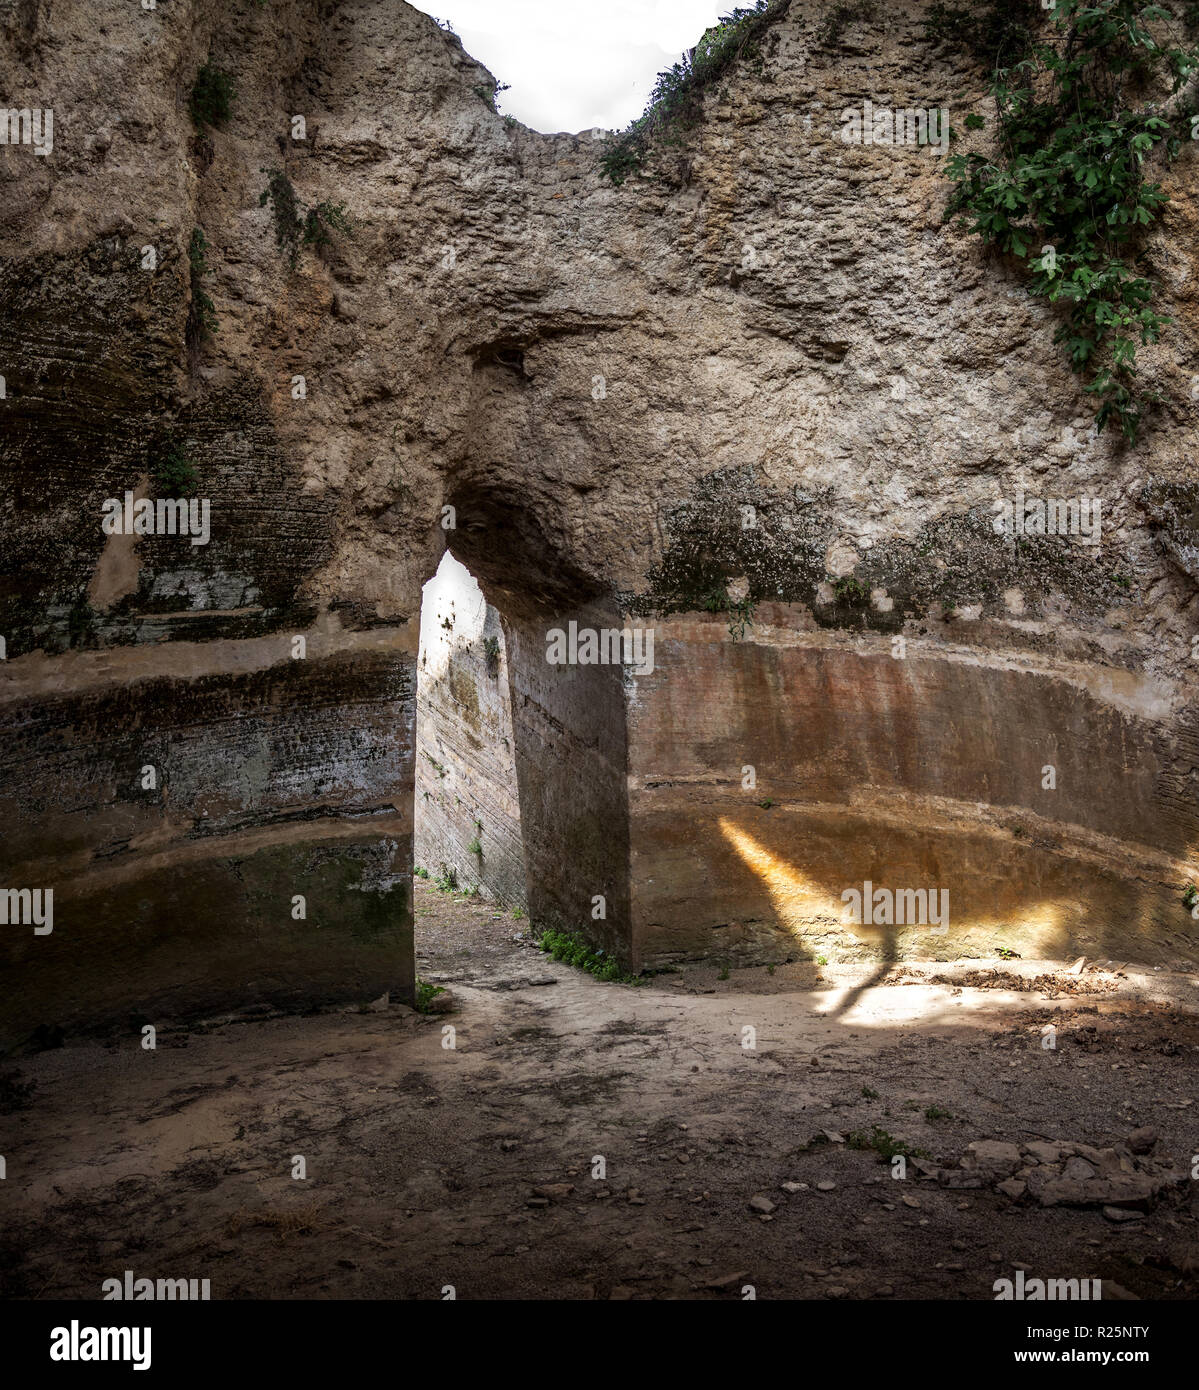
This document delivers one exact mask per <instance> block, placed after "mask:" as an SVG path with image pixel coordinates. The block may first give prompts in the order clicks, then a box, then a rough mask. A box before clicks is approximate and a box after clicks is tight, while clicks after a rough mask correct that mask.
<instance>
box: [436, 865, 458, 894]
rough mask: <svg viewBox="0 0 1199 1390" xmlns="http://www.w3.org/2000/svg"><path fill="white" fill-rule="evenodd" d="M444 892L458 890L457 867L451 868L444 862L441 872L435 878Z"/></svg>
mask: <svg viewBox="0 0 1199 1390" xmlns="http://www.w3.org/2000/svg"><path fill="white" fill-rule="evenodd" d="M433 882H434V883H435V884H436V885H437V887H438V888H440V889H441V891H442V892H443V893H456V892H457V891H458V873H457V870H455V869H449V868H447V867H446V866H445V865H444V864H443V865H442V866H441V873H440V874H439V875H438V876H437V877H436V878H435V879H434V880H433Z"/></svg>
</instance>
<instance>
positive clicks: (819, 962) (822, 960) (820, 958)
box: [816, 956, 828, 965]
mask: <svg viewBox="0 0 1199 1390" xmlns="http://www.w3.org/2000/svg"><path fill="white" fill-rule="evenodd" d="M816 964H817V965H827V964H828V956H817V957H816Z"/></svg>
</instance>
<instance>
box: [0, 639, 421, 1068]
mask: <svg viewBox="0 0 1199 1390" xmlns="http://www.w3.org/2000/svg"><path fill="white" fill-rule="evenodd" d="M309 641H310V642H311V643H312V652H311V654H310V655H309V656H307V657H305V658H304V659H297V660H292V659H290V657H287V658H284V659H283V660H282V661H279V662H277V663H276V664H274V665H271V666H269V667H267V668H265V669H256V670H248V671H244V672H239V673H238V672H229V671H219V672H214V673H212V674H208V675H194V676H192V677H191V678H182V679H181V678H178V677H176V676H172V675H168V674H160V675H157V676H154V677H152V678H147V679H142V680H138V679H137V678H136V672H137V668H138V667H139V666H142V667H143V668H144V667H146V666H149V665H150V664H151V658H152V656H153V655H154V654H153V653H145V652H144V650H143V653H142V654H141V656H140V657H139V654H138V652H136V651H125V652H123V653H120V654H114V656H113V658H112V659H111V660H110V662H109V667H110V671H112V672H114V673H115V671H118V670H123V672H124V680H123V681H122V682H121V683H120V684H119V685H113V684H103V683H101V684H95V685H90V686H89V685H87V684H86V673H87V671H88V670H89V668H88V667H87V666H86V664H84V663H81V662H76V663H73V664H72V665H71V666H70V667H69V668H68V669H69V670H71V671H73V672H74V673H76V675H77V678H78V679H79V680H80V682H81V685H80V688H77V689H75V690H67V691H64V692H63V693H61V694H56V695H49V696H46V697H43V698H42V699H40V700H27V701H21V700H7V701H4V702H2V703H0V729H2V735H0V736H2V737H3V739H4V743H5V747H6V750H7V758H8V762H9V774H8V776H7V777H6V779H5V782H4V787H3V792H2V793H0V823H2V824H3V825H4V826H5V828H6V829H5V836H4V839H5V848H4V864H3V884H2V885H0V886H4V887H12V886H28V887H41V888H52V889H53V890H54V929H53V932H52V933H51V934H50V935H48V936H44V937H37V936H35V935H34V934H33V931H32V928H31V927H27V926H23V925H22V926H17V925H13V924H9V925H8V926H6V927H5V928H4V930H3V933H2V935H0V969H2V970H3V972H4V978H5V980H6V981H9V982H12V981H17V980H19V981H20V988H19V989H15V988H8V989H6V999H5V1007H4V1013H3V1024H2V1027H0V1047H4V1048H8V1047H13V1046H16V1045H19V1044H21V1043H22V1042H24V1041H26V1040H27V1039H28V1037H29V1036H30V1035H31V1034H32V1033H33V1031H34V1030H35V1029H37V1028H38V1027H39V1026H41V1025H45V1026H46V1027H48V1028H51V1029H63V1030H66V1031H68V1032H70V1031H74V1030H76V1029H91V1028H96V1027H107V1026H114V1025H120V1024H122V1023H124V1022H125V1021H127V1019H128V1018H129V1017H132V1016H134V1015H136V1016H139V1017H144V1018H146V1019H147V1020H149V1021H155V1020H156V1019H158V1018H159V1017H160V1016H170V1017H188V1016H193V1017H194V1016H195V1015H196V1014H197V1013H202V1012H203V1011H205V1010H211V1009H214V1008H216V1007H218V1006H221V1005H223V1006H226V1007H228V1006H229V1005H231V1004H233V1005H238V1004H253V1003H270V1004H275V1005H288V1006H298V1005H312V1004H317V1003H321V1002H327V1001H330V1000H335V999H345V998H347V997H350V998H353V997H357V996H361V995H363V994H364V993H365V994H370V995H372V996H375V995H378V994H381V993H383V992H384V991H385V990H390V991H392V992H393V994H395V996H396V997H398V998H410V997H411V992H412V987H413V966H412V911H411V899H410V889H409V885H408V878H407V870H408V866H409V864H410V855H411V835H412V816H411V803H410V801H409V800H408V798H407V797H397V796H396V795H395V788H396V787H397V786H399V787H402V786H404V785H405V784H406V783H407V785H411V776H412V748H411V742H410V739H409V738H408V736H407V732H406V731H407V730H408V729H409V728H410V727H411V722H412V719H413V714H414V710H413V705H414V699H413V695H414V692H413V656H412V653H411V652H410V651H409V650H407V642H408V639H407V638H406V635H405V634H404V633H402V632H401V633H399V634H396V635H395V636H393V638H392V641H391V644H390V646H388V645H383V644H382V643H380V644H377V645H375V646H373V647H361V648H358V647H355V646H353V645H351V647H350V649H349V650H345V651H340V652H336V651H335V652H333V653H331V654H328V655H324V656H322V655H321V650H320V649H321V645H322V642H324V641H332V639H330V638H327V637H323V636H322V634H319V633H311V634H309ZM278 646H279V647H280V649H283V650H289V649H290V638H289V639H287V640H286V641H284V640H283V639H280V640H279V642H278ZM230 648H232V649H234V650H233V651H230V650H229V649H230ZM239 648H241V649H242V651H241V655H242V656H243V659H246V658H249V657H250V656H251V655H259V656H260V655H261V652H260V649H259V647H258V645H257V644H255V643H246V644H240V643H230V644H226V646H225V648H224V651H225V654H226V655H227V656H229V657H230V658H231V659H232V658H233V657H234V656H235V655H236V652H237V649H239ZM216 649H217V648H216V646H215V645H214V648H213V649H212V650H213V651H214V653H215V651H216ZM12 670H13V672H15V673H17V674H18V675H19V673H20V664H19V663H13V665H12ZM147 767H152V768H153V769H154V782H155V786H154V787H152V788H146V787H143V785H142V783H143V780H144V779H145V774H144V772H143V769H145V768H147ZM297 895H299V896H302V897H304V898H305V899H306V903H305V915H304V917H303V918H298V917H296V916H294V915H293V910H294V907H295V904H294V901H293V900H294V898H295V897H296V896H297Z"/></svg>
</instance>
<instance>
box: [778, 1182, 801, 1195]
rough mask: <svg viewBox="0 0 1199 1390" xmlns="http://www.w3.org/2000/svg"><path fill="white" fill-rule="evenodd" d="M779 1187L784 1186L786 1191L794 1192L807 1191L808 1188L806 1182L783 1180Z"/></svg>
mask: <svg viewBox="0 0 1199 1390" xmlns="http://www.w3.org/2000/svg"><path fill="white" fill-rule="evenodd" d="M779 1187H780V1188H782V1190H783V1191H784V1192H790V1193H792V1194H794V1193H796V1192H806V1191H807V1190H808V1185H807V1183H806V1182H781V1183H779Z"/></svg>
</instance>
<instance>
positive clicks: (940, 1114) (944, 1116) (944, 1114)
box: [924, 1105, 953, 1124]
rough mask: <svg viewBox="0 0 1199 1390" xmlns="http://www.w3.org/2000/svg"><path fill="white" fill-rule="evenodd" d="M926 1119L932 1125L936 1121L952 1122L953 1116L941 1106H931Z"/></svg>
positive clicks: (926, 1113) (925, 1113) (926, 1112)
mask: <svg viewBox="0 0 1199 1390" xmlns="http://www.w3.org/2000/svg"><path fill="white" fill-rule="evenodd" d="M924 1118H925V1119H926V1120H927V1121H928V1122H929V1123H930V1124H932V1123H933V1122H934V1121H936V1120H952V1119H953V1116H952V1115H951V1114H950V1112H949V1111H948V1110H942V1109H941V1107H940V1106H939V1105H930V1106H929V1107H928V1109H927V1110H926V1111H925V1112H924Z"/></svg>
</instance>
